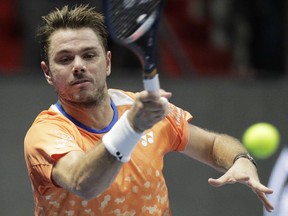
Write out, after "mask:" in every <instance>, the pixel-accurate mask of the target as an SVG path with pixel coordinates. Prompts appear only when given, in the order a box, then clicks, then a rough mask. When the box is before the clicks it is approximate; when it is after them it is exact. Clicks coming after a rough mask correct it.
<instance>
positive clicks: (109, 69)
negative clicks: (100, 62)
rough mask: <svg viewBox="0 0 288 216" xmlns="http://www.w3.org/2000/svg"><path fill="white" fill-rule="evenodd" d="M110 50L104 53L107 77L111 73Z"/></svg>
mask: <svg viewBox="0 0 288 216" xmlns="http://www.w3.org/2000/svg"><path fill="white" fill-rule="evenodd" d="M111 58H112V55H111V51H108V52H107V54H106V59H107V65H106V75H107V77H108V76H109V75H110V74H111Z"/></svg>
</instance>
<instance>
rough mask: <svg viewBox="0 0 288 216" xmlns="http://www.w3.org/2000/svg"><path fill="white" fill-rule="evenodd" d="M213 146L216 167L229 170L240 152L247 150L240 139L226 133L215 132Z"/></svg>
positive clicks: (212, 155) (212, 157) (213, 158)
mask: <svg viewBox="0 0 288 216" xmlns="http://www.w3.org/2000/svg"><path fill="white" fill-rule="evenodd" d="M212 146H213V149H212V151H211V159H212V161H211V162H212V164H213V166H214V167H215V168H216V169H218V170H221V171H227V170H228V169H229V168H230V167H231V166H232V165H233V161H234V159H235V157H236V156H237V155H238V154H240V153H243V152H247V150H246V149H245V147H244V146H243V145H242V144H241V142H240V141H239V140H237V139H236V138H234V137H231V136H228V135H225V134H215V139H214V143H213V145H212Z"/></svg>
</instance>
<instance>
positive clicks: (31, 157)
mask: <svg viewBox="0 0 288 216" xmlns="http://www.w3.org/2000/svg"><path fill="white" fill-rule="evenodd" d="M109 95H110V96H111V101H112V103H111V106H112V108H113V110H114V118H113V120H112V122H111V123H110V125H109V126H107V127H106V128H104V129H103V130H100V131H99V130H94V129H92V128H88V127H86V126H85V125H82V124H81V123H80V122H77V121H76V120H75V119H73V118H72V117H71V116H69V115H67V114H66V113H65V112H64V111H63V110H62V109H61V107H60V106H59V104H56V105H52V106H51V107H50V108H49V110H45V111H43V112H41V113H40V114H39V115H38V116H37V118H36V119H35V121H34V122H33V124H32V126H31V128H30V129H29V131H28V132H27V134H26V137H25V141H24V150H25V160H26V164H27V168H28V173H29V177H30V180H31V184H32V188H33V196H34V201H35V215H37V216H40V215H45V216H50V215H51V216H52V215H53V216H54V215H59V216H60V215H68V216H80V215H90V216H92V215H117V216H128V215H131V216H132V215H161V216H162V215H170V209H169V200H168V190H167V187H166V183H165V180H164V176H163V173H162V171H163V157H164V156H165V154H166V153H168V152H171V151H182V150H184V148H185V145H186V143H187V140H188V134H187V130H186V129H187V125H188V120H190V119H191V118H192V116H191V115H190V114H189V113H188V112H186V111H184V110H182V109H180V108H178V107H176V106H174V105H172V104H169V114H168V115H167V117H166V118H165V119H163V120H162V121H161V122H159V123H157V124H156V125H154V126H153V127H152V128H151V129H149V130H147V131H145V132H144V134H143V136H142V138H141V139H140V140H139V142H138V144H137V146H136V148H135V149H134V151H133V153H132V157H131V160H130V161H129V162H128V163H125V164H124V165H123V167H122V168H121V170H120V172H119V174H118V176H117V177H116V179H115V181H114V182H113V183H112V185H111V186H110V188H109V189H107V190H106V191H105V192H103V193H102V194H101V195H99V196H98V197H96V198H93V199H91V200H89V201H86V200H83V199H81V198H80V197H78V196H77V195H74V194H72V193H70V192H68V191H66V190H64V189H62V188H60V187H57V186H56V185H55V184H53V182H52V179H51V173H52V168H53V164H54V163H55V161H57V159H59V158H60V157H61V156H63V155H65V154H66V153H68V152H70V151H75V150H76V151H84V152H87V151H89V150H91V149H92V148H94V147H95V146H96V145H97V143H99V141H100V139H101V137H102V136H103V135H104V134H105V133H106V132H108V131H109V130H110V128H111V127H112V126H113V125H114V124H115V122H116V121H117V119H118V118H119V117H120V116H121V115H122V113H124V112H125V111H126V110H127V109H129V108H130V107H131V105H132V103H133V98H134V96H135V95H134V94H133V93H129V92H123V91H120V90H112V89H110V90H109Z"/></svg>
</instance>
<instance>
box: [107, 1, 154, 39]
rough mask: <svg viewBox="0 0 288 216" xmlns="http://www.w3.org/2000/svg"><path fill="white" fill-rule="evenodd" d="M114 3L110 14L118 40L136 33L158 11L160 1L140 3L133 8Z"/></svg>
mask: <svg viewBox="0 0 288 216" xmlns="http://www.w3.org/2000/svg"><path fill="white" fill-rule="evenodd" d="M121 2H122V3H120V2H117V1H113V3H111V6H110V10H109V12H108V14H110V17H109V19H110V22H111V26H112V27H113V31H114V34H115V36H116V37H117V38H118V39H125V38H127V37H129V36H130V35H131V34H132V33H134V32H135V31H136V30H137V29H138V28H139V27H140V26H141V25H142V24H143V23H144V22H145V20H146V19H147V18H148V17H149V16H150V15H151V13H152V12H153V11H155V10H156V8H157V6H158V5H159V1H155V0H153V1H150V2H148V3H138V4H137V5H134V6H133V7H125V5H123V1H121Z"/></svg>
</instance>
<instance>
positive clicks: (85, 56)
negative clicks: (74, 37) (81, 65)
mask: <svg viewBox="0 0 288 216" xmlns="http://www.w3.org/2000/svg"><path fill="white" fill-rule="evenodd" d="M83 57H84V59H87V60H89V59H93V58H94V57H96V54H95V53H91V52H89V53H85V54H84V56H83Z"/></svg>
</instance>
